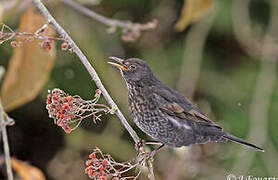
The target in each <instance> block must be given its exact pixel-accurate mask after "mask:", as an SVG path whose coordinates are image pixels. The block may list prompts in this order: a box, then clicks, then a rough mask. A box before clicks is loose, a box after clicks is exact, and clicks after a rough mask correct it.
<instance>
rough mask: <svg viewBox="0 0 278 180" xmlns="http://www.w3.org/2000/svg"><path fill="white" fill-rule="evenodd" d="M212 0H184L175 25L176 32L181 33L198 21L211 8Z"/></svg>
mask: <svg viewBox="0 0 278 180" xmlns="http://www.w3.org/2000/svg"><path fill="white" fill-rule="evenodd" d="M213 2H214V0H185V3H184V5H183V9H182V13H181V17H180V19H179V20H178V22H177V23H176V25H175V29H176V31H183V30H184V29H185V28H186V27H187V26H188V25H189V24H191V23H194V22H196V21H198V20H200V19H201V18H202V17H203V16H205V15H206V14H207V13H208V12H210V11H211V9H212V7H213Z"/></svg>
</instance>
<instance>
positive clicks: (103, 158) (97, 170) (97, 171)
mask: <svg viewBox="0 0 278 180" xmlns="http://www.w3.org/2000/svg"><path fill="white" fill-rule="evenodd" d="M137 165H138V163H136V164H131V163H130V162H123V163H119V162H116V161H115V160H114V159H113V158H112V157H111V156H110V155H109V154H103V153H102V152H101V150H100V149H99V148H95V149H94V151H93V153H91V154H90V155H89V159H88V160H87V161H86V169H85V173H86V174H87V175H88V177H89V178H91V179H97V180H108V179H112V180H123V179H137V178H138V176H139V174H138V175H137V176H136V177H134V176H131V177H126V176H125V177H123V176H122V175H123V174H125V173H126V172H128V171H130V170H131V169H133V168H135V167H136V166H137Z"/></svg>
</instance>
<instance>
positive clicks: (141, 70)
mask: <svg viewBox="0 0 278 180" xmlns="http://www.w3.org/2000/svg"><path fill="white" fill-rule="evenodd" d="M110 59H111V60H112V61H109V62H108V63H109V64H111V65H113V66H115V67H117V68H118V69H119V70H120V71H121V74H122V76H123V78H124V79H125V80H126V82H127V83H132V82H138V81H141V80H145V79H150V78H151V77H152V76H153V74H152V71H151V69H150V67H149V66H148V65H147V63H146V62H145V61H143V60H141V59H138V58H130V59H126V60H124V59H121V58H118V57H110Z"/></svg>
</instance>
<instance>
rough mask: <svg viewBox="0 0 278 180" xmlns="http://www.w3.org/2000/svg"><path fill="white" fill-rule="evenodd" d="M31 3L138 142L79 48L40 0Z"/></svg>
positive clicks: (137, 139)
mask: <svg viewBox="0 0 278 180" xmlns="http://www.w3.org/2000/svg"><path fill="white" fill-rule="evenodd" d="M33 3H34V4H35V6H36V7H37V8H38V9H39V10H40V11H41V13H42V14H43V16H44V17H45V18H46V19H47V20H48V22H49V23H51V24H52V25H53V26H54V28H55V29H56V31H57V32H58V33H59V34H60V35H61V36H62V37H63V38H65V39H66V40H67V42H68V44H69V45H70V46H71V48H72V50H73V52H74V53H75V54H76V55H77V56H78V57H79V59H80V61H81V62H82V63H83V65H84V66H85V68H86V69H87V71H88V72H89V74H90V75H91V77H92V79H93V80H94V82H95V83H96V86H97V87H98V88H99V89H100V90H101V92H102V94H103V96H104V98H105V99H106V101H107V103H108V104H109V105H110V106H111V107H112V108H113V109H116V112H115V114H116V115H117V116H118V117H119V118H120V120H121V122H122V124H123V125H124V127H125V128H126V130H127V131H128V132H129V134H130V135H131V137H132V139H133V140H134V142H135V143H137V142H139V137H138V135H137V134H136V132H135V131H134V130H133V129H132V127H131V126H130V125H129V124H128V122H127V120H126V119H125V117H124V115H123V114H122V112H121V111H120V110H119V108H118V106H117V105H116V103H115V102H114V101H113V99H112V98H111V96H110V95H109V93H108V92H107V90H106V89H105V87H104V86H103V84H102V82H101V80H100V78H99V76H98V75H97V72H96V71H95V69H94V68H93V67H92V66H91V64H90V63H89V61H88V59H87V58H86V56H85V55H84V54H83V52H82V51H81V50H80V49H79V47H78V46H77V45H76V44H75V42H74V41H73V40H72V39H71V37H70V36H69V35H68V33H67V32H66V31H65V30H64V29H63V28H62V27H61V26H60V25H59V24H58V23H57V22H56V20H55V19H54V18H53V17H52V15H51V14H50V13H49V11H48V10H47V9H46V7H45V6H44V5H43V3H42V2H41V1H40V0H33Z"/></svg>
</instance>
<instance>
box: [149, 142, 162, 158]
mask: <svg viewBox="0 0 278 180" xmlns="http://www.w3.org/2000/svg"><path fill="white" fill-rule="evenodd" d="M160 144H161V143H160ZM164 146H165V144H161V145H160V146H159V147H158V148H156V149H155V150H153V151H152V152H151V153H150V157H153V156H154V155H155V154H156V153H157V152H159V151H160V150H161V149H162V148H163V147H164Z"/></svg>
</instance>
